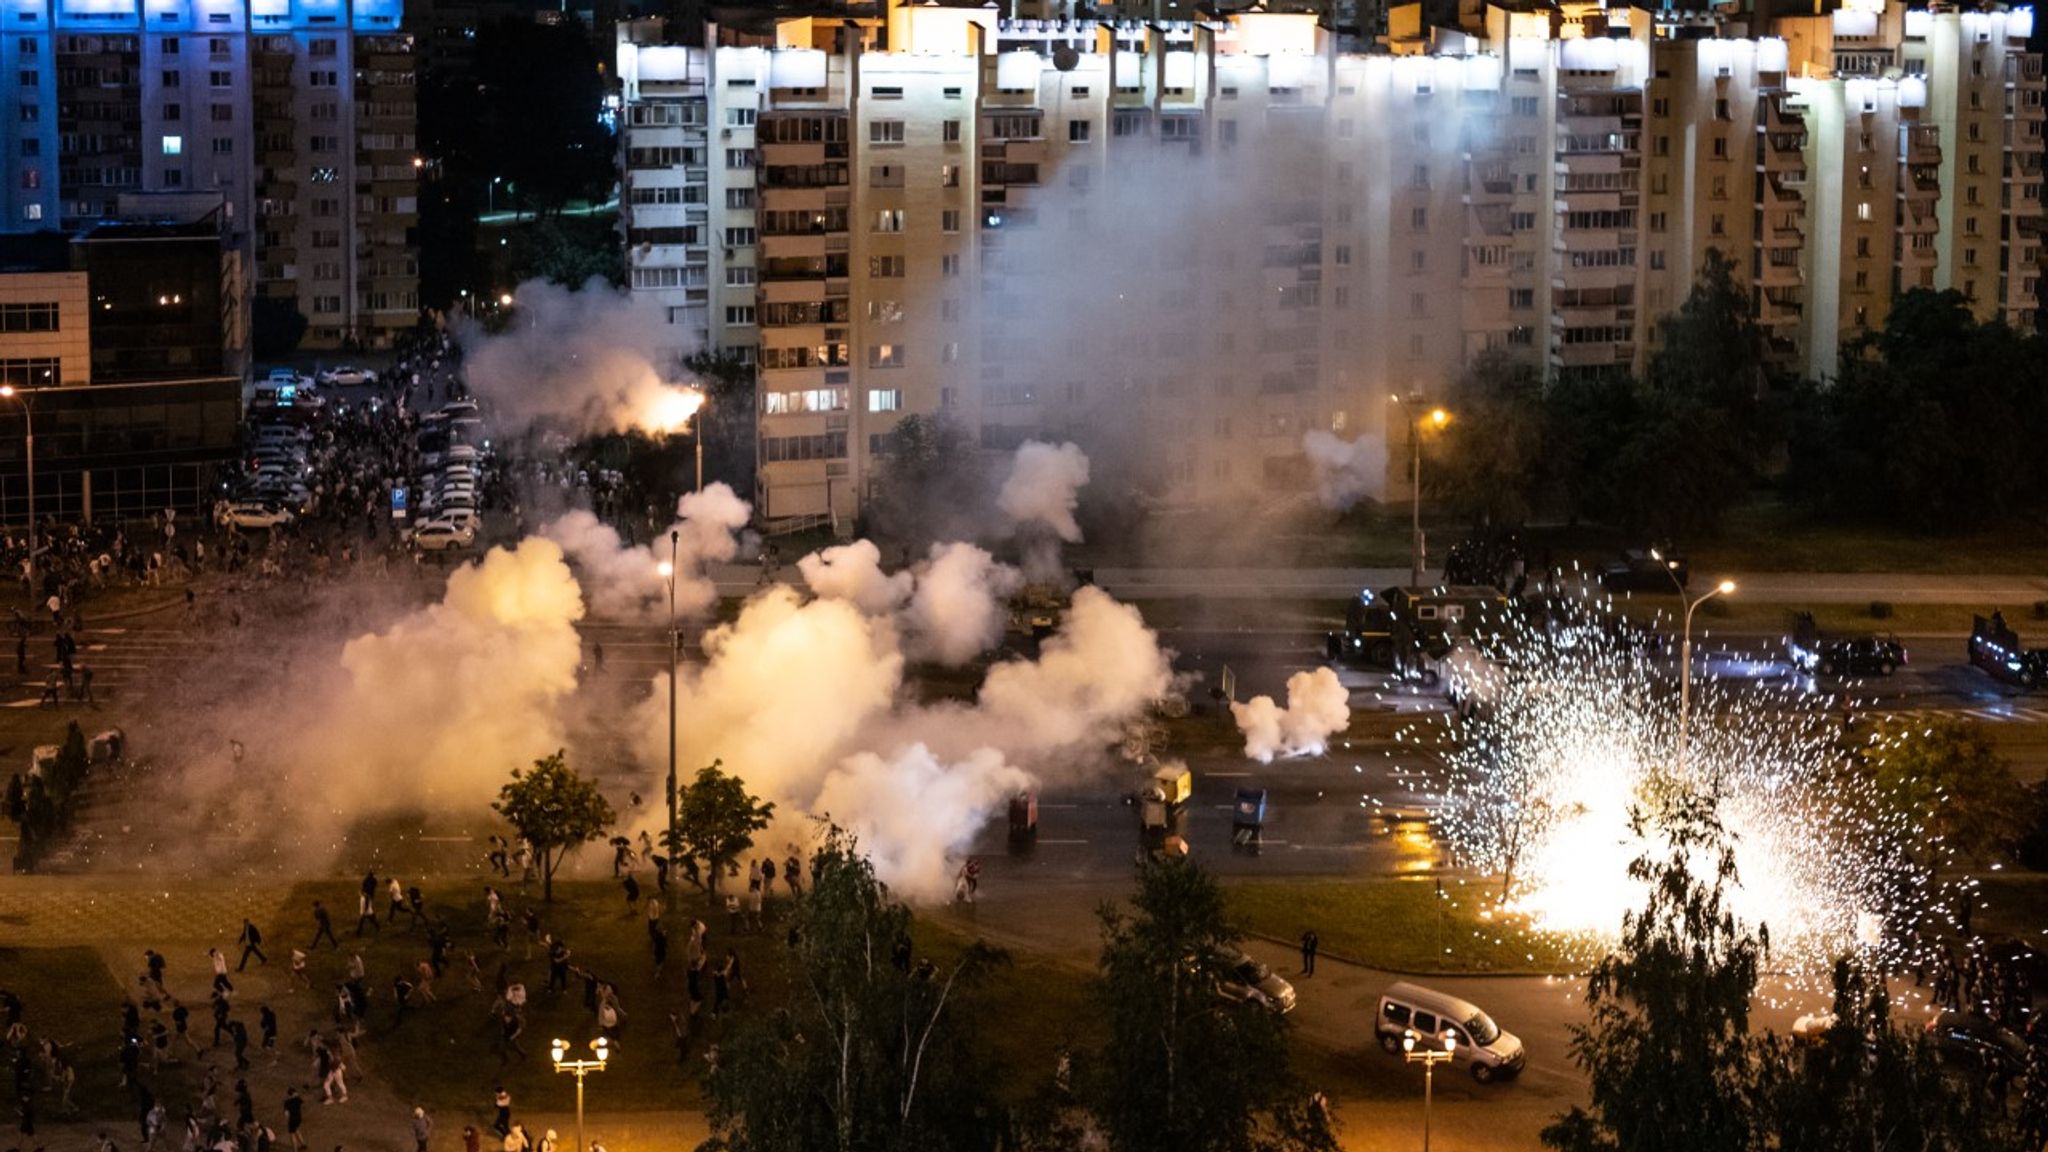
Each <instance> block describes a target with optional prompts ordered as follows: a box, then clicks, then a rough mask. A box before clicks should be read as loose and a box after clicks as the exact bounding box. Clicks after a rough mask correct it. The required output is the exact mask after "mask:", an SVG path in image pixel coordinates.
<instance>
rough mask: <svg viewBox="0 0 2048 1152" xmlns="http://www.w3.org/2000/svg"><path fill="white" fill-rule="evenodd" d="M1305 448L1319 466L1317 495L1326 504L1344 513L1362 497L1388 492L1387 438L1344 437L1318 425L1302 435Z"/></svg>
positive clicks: (1374, 497)
mask: <svg viewBox="0 0 2048 1152" xmlns="http://www.w3.org/2000/svg"><path fill="white" fill-rule="evenodd" d="M1301 447H1302V450H1303V451H1304V452H1306V453H1308V459H1309V464H1310V466H1311V467H1313V468H1314V469H1315V477H1316V497H1317V498H1318V499H1319V500H1321V501H1322V504H1323V507H1325V508H1328V509H1330V510H1332V511H1335V512H1343V511H1346V510H1348V509H1350V508H1351V506H1352V505H1354V504H1357V503H1358V502H1359V501H1360V500H1368V499H1369V500H1378V499H1380V498H1382V497H1383V496H1385V495H1386V490H1387V441H1386V437H1384V436H1380V435H1377V434H1374V433H1370V432H1368V433H1366V434H1364V435H1362V436H1360V437H1359V438H1358V439H1356V440H1343V439H1340V438H1338V436H1337V435H1336V434H1335V433H1332V432H1325V431H1324V430H1322V429H1320V428H1317V429H1313V430H1311V431H1310V432H1309V433H1308V435H1306V436H1304V437H1302V441H1301Z"/></svg>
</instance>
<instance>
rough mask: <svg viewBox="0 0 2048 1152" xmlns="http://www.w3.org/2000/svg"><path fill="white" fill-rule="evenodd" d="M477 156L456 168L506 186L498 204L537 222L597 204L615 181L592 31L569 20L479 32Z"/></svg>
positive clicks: (473, 128)
mask: <svg viewBox="0 0 2048 1152" xmlns="http://www.w3.org/2000/svg"><path fill="white" fill-rule="evenodd" d="M476 60H477V73H478V76H477V81H478V83H477V101H476V103H475V105H474V106H473V107H474V110H475V113H476V118H475V120H473V121H472V122H471V123H470V124H469V125H468V126H467V129H468V132H467V139H468V140H469V141H471V142H472V147H473V148H474V149H475V153H474V155H473V156H465V157H464V159H463V161H462V164H461V167H462V168H463V169H464V170H465V171H469V172H474V173H476V174H477V177H478V178H479V179H481V180H484V181H486V182H487V181H489V180H490V179H492V178H502V179H503V181H504V183H503V184H501V185H499V191H498V193H497V197H498V205H499V207H500V208H503V207H505V206H506V205H507V204H508V203H509V204H512V205H517V206H518V207H519V208H520V209H522V210H526V209H532V210H535V211H537V212H538V213H539V214H541V215H547V214H550V213H553V212H555V211H557V210H559V209H560V208H561V207H562V206H563V205H565V204H567V203H568V202H569V201H571V200H576V199H590V200H594V199H598V198H600V197H602V196H603V195H604V193H605V191H606V190H607V189H609V188H610V187H611V185H612V182H613V167H612V165H613V160H614V157H613V149H612V135H611V131H610V129H608V128H607V127H606V126H605V124H604V121H602V120H601V119H600V118H599V117H600V116H601V114H602V113H603V111H604V99H605V76H604V69H603V63H602V61H601V60H600V59H599V58H598V55H597V50H596V48H595V47H594V46H593V43H592V40H591V37H590V34H589V31H588V29H586V28H585V27H584V26H583V25H582V24H581V23H580V22H578V21H575V20H568V21H564V22H562V23H558V24H542V23H537V22H535V21H533V20H515V19H510V18H507V19H504V20H500V21H498V22H496V23H494V24H486V25H484V26H483V27H482V28H480V29H479V30H478V34H477V45H476Z"/></svg>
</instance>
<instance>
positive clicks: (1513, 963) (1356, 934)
mask: <svg viewBox="0 0 2048 1152" xmlns="http://www.w3.org/2000/svg"><path fill="white" fill-rule="evenodd" d="M1224 891H1225V893H1226V894H1227V895H1228V897H1229V900H1230V911H1231V914H1232V915H1233V916H1234V917H1236V919H1237V923H1238V924H1239V926H1241V927H1242V928H1244V929H1245V930H1246V931H1248V932H1252V933H1255V934H1258V935H1261V936H1270V937H1273V938H1276V939H1279V940H1285V941H1292V940H1294V939H1296V938H1297V937H1299V936H1300V935H1301V933H1302V931H1303V930H1304V929H1306V928H1309V927H1313V928H1315V930H1316V934H1317V935H1318V936H1320V937H1322V941H1323V950H1324V951H1325V952H1328V953H1330V954H1331V955H1333V956H1341V957H1343V958H1345V959H1349V960H1356V961H1358V962H1360V963H1362V964H1366V965H1368V966H1371V967H1374V968H1385V969H1389V970H1392V971H1396V972H1422V973H1484V972H1548V973H1567V972H1577V971H1580V970H1582V969H1584V968H1585V967H1586V966H1587V965H1588V964H1590V963H1591V961H1592V959H1593V955H1594V954H1593V951H1592V948H1591V945H1590V943H1589V942H1587V941H1581V940H1575V939H1572V938H1569V937H1561V936H1557V935H1554V934H1551V933H1541V932H1530V931H1527V930H1525V929H1524V928H1523V927H1521V926H1520V925H1519V924H1517V923H1515V922H1513V921H1512V920H1509V919H1507V918H1504V917H1500V916H1489V915H1488V914H1487V913H1486V912H1485V911H1484V908H1485V906H1486V905H1487V904H1489V903H1490V902H1491V900H1492V897H1493V892H1492V890H1491V889H1490V888H1488V887H1482V886H1480V885H1477V884H1465V883H1463V882H1459V883H1455V884H1453V883H1447V884H1446V886H1445V888H1444V898H1443V900H1442V901H1441V902H1439V901H1438V899H1437V897H1436V889H1435V887H1434V886H1433V885H1431V884H1429V883H1427V882H1425V881H1421V880H1408V879H1397V878H1392V877H1382V878H1372V879H1346V880H1308V879H1301V878H1289V879H1287V880H1284V881H1282V880H1226V881H1224ZM1439 904H1440V905H1441V912H1442V919H1441V925H1439V920H1438V912H1439ZM1439 933H1441V935H1439ZM1439 939H1441V940H1442V945H1441V948H1442V950H1441V952H1440V953H1439V952H1438V944H1437V941H1438V940H1439Z"/></svg>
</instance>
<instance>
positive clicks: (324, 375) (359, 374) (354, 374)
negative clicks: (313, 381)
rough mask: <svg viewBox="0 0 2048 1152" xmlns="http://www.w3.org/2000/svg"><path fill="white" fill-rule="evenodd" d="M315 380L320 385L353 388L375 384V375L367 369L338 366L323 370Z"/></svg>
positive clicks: (346, 365) (345, 365) (350, 365)
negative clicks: (359, 385)
mask: <svg viewBox="0 0 2048 1152" xmlns="http://www.w3.org/2000/svg"><path fill="white" fill-rule="evenodd" d="M317 379H318V380H319V381H320V383H322V384H329V385H335V386H339V387H354V386H355V385H358V384H375V383H376V382H377V374H376V373H375V372H372V371H370V370H369V369H368V368H357V367H355V366H354V365H352V364H340V365H336V366H335V367H333V368H328V369H325V370H323V371H322V372H321V373H320V374H319V376H318V377H317Z"/></svg>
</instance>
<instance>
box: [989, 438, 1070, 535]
mask: <svg viewBox="0 0 2048 1152" xmlns="http://www.w3.org/2000/svg"><path fill="white" fill-rule="evenodd" d="M1087 483H1088V457H1087V456H1086V455H1085V454H1083V453H1082V451H1081V449H1080V448H1078V447H1076V446H1074V445H1072V444H1043V443H1040V442H1038V441H1036V440H1033V441H1030V442H1028V443H1026V444H1025V445H1024V446H1023V447H1021V448H1019V449H1017V456H1016V459H1015V460H1013V461H1012V462H1011V464H1010V475H1009V476H1008V477H1007V478H1005V479H1004V480H1003V487H1002V490H1001V491H1000V492H998V493H997V494H996V507H997V508H999V509H1001V510H1002V513H1003V515H1005V516H1008V517H1009V518H1010V519H1011V520H1012V521H1013V522H1014V523H1016V525H1017V526H1018V527H1019V528H1020V529H1030V528H1033V527H1040V528H1044V529H1045V530H1047V531H1049V532H1051V533H1052V534H1053V535H1054V536H1057V537H1059V538H1060V539H1061V540H1064V541H1066V542H1067V543H1069V544H1079V543H1080V542H1081V525H1080V524H1079V523H1078V522H1077V521H1075V519H1074V510H1075V509H1076V508H1078V507H1079V506H1080V503H1081V489H1082V488H1083V487H1084V486H1086V485H1087Z"/></svg>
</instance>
